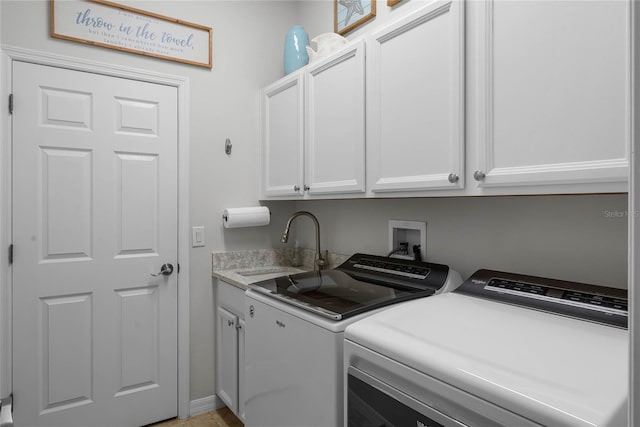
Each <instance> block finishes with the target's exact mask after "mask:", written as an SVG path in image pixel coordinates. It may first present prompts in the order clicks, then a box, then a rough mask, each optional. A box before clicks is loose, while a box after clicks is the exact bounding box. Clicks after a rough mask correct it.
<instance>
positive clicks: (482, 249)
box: [270, 194, 628, 288]
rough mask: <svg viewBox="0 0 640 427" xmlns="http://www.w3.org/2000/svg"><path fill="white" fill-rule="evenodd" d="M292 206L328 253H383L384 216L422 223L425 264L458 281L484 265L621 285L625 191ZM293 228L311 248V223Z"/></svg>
mask: <svg viewBox="0 0 640 427" xmlns="http://www.w3.org/2000/svg"><path fill="white" fill-rule="evenodd" d="M270 205H273V203H271V204H270ZM296 209H300V210H308V211H311V212H313V213H314V214H316V215H317V216H318V219H319V222H320V226H321V231H322V235H321V241H322V246H323V248H326V249H328V250H329V251H331V252H337V253H342V254H345V255H349V254H352V253H355V252H365V253H371V254H378V255H386V254H387V252H388V221H389V220H390V219H397V220H410V221H424V222H426V223H427V251H426V257H427V260H428V261H432V262H438V263H443V264H447V265H449V266H451V267H452V268H454V269H456V270H457V271H458V272H459V273H460V274H461V275H462V276H463V277H468V276H469V275H470V274H472V273H473V272H474V271H475V270H477V269H480V268H489V269H496V270H503V271H510V272H515V273H524V274H531V275H539V276H546V277H552V278H557V279H562V280H571V281H578V282H585V283H591V284H600V285H607V286H613V287H618V288H627V220H628V218H627V217H626V215H625V214H626V211H627V196H626V194H624V195H622V194H617V195H581V196H522V197H467V198H462V197H460V198H429V199H394V200H372V199H369V200H333V201H303V202H298V203H297V205H296ZM296 230H297V236H296V238H297V239H298V240H299V242H300V244H301V246H304V247H309V248H313V247H315V246H314V245H315V235H314V234H313V227H312V226H311V223H310V222H309V224H306V223H302V221H300V223H299V224H298V225H297V229H296ZM291 241H293V240H291Z"/></svg>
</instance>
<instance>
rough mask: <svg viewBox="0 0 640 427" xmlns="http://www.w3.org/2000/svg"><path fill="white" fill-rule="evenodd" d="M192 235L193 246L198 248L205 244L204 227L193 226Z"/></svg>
mask: <svg viewBox="0 0 640 427" xmlns="http://www.w3.org/2000/svg"><path fill="white" fill-rule="evenodd" d="M191 231H192V236H191V246H192V247H194V248H197V247H199V246H204V227H203V226H198V227H191Z"/></svg>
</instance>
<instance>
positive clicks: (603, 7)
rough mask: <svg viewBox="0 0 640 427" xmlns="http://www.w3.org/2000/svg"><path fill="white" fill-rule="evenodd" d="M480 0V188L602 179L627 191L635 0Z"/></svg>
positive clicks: (585, 184) (586, 187) (590, 184)
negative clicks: (632, 7) (631, 27)
mask: <svg viewBox="0 0 640 427" xmlns="http://www.w3.org/2000/svg"><path fill="white" fill-rule="evenodd" d="M477 4H478V7H479V13H478V16H477V18H478V21H477V34H476V35H475V37H474V38H475V39H476V40H477V43H478V55H477V57H478V58H477V67H478V68H477V75H478V80H477V90H478V91H477V101H478V102H477V107H476V108H477V113H478V116H477V117H478V135H477V139H478V149H479V151H478V158H477V161H476V163H475V165H473V166H472V167H473V168H474V169H473V171H472V172H471V171H470V173H473V175H474V177H473V178H471V179H475V180H476V181H478V182H477V185H478V186H479V187H482V188H484V189H486V188H490V187H502V186H511V187H513V186H520V187H521V188H524V187H522V186H538V188H543V187H542V186H558V185H559V184H567V185H569V186H574V187H575V184H580V185H581V186H579V187H578V191H580V192H585V191H586V192H588V191H591V190H594V191H595V190H598V187H595V186H594V184H603V183H604V184H607V185H609V186H608V187H604V188H601V189H604V190H607V191H611V190H613V191H616V190H617V191H627V185H626V183H627V174H628V156H629V154H628V151H629V149H628V147H629V140H630V122H629V120H630V117H631V116H630V114H631V113H630V93H631V75H630V52H631V48H630V43H631V38H630V22H631V14H630V2H629V1H599V0H587V1H502V0H501V1H489V0H485V1H483V2H478V3H477ZM470 182H474V181H473V180H471V181H470ZM565 187H566V186H565ZM568 188H570V187H568ZM507 191H508V192H510V193H518V192H519V191H520V190H519V189H514V188H511V190H507ZM543 192H554V190H553V187H546V189H545V191H543Z"/></svg>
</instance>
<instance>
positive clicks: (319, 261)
mask: <svg viewBox="0 0 640 427" xmlns="http://www.w3.org/2000/svg"><path fill="white" fill-rule="evenodd" d="M301 215H306V216H308V217H309V218H311V219H312V220H313V223H314V224H315V226H316V256H315V259H314V264H313V270H314V271H318V270H321V269H322V268H323V267H324V266H325V264H326V260H325V259H324V258H323V257H322V253H321V251H320V223H319V222H318V218H316V217H315V215H314V214H312V213H311V212H307V211H298V212H295V213H294V214H293V215H291V217H290V218H289V220H288V221H287V225H286V227H285V228H284V233H282V238H281V239H280V241H281V242H282V243H287V241H288V240H289V228H290V227H291V223H292V222H293V220H294V219H296V218H297V217H299V216H301Z"/></svg>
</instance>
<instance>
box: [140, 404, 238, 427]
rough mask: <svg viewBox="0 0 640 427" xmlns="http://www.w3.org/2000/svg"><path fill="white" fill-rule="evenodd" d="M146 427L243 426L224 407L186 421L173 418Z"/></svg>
mask: <svg viewBox="0 0 640 427" xmlns="http://www.w3.org/2000/svg"><path fill="white" fill-rule="evenodd" d="M146 427H244V425H243V424H242V422H240V420H239V419H238V418H236V416H235V415H234V414H233V412H231V410H230V409H229V408H226V407H225V408H222V409H218V410H216V411H212V412H207V413H205V414H200V415H196V416H195V417H190V418H187V419H186V420H179V419H177V418H174V419H172V420H167V421H163V422H161V423H156V424H151V425H149V426H146Z"/></svg>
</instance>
